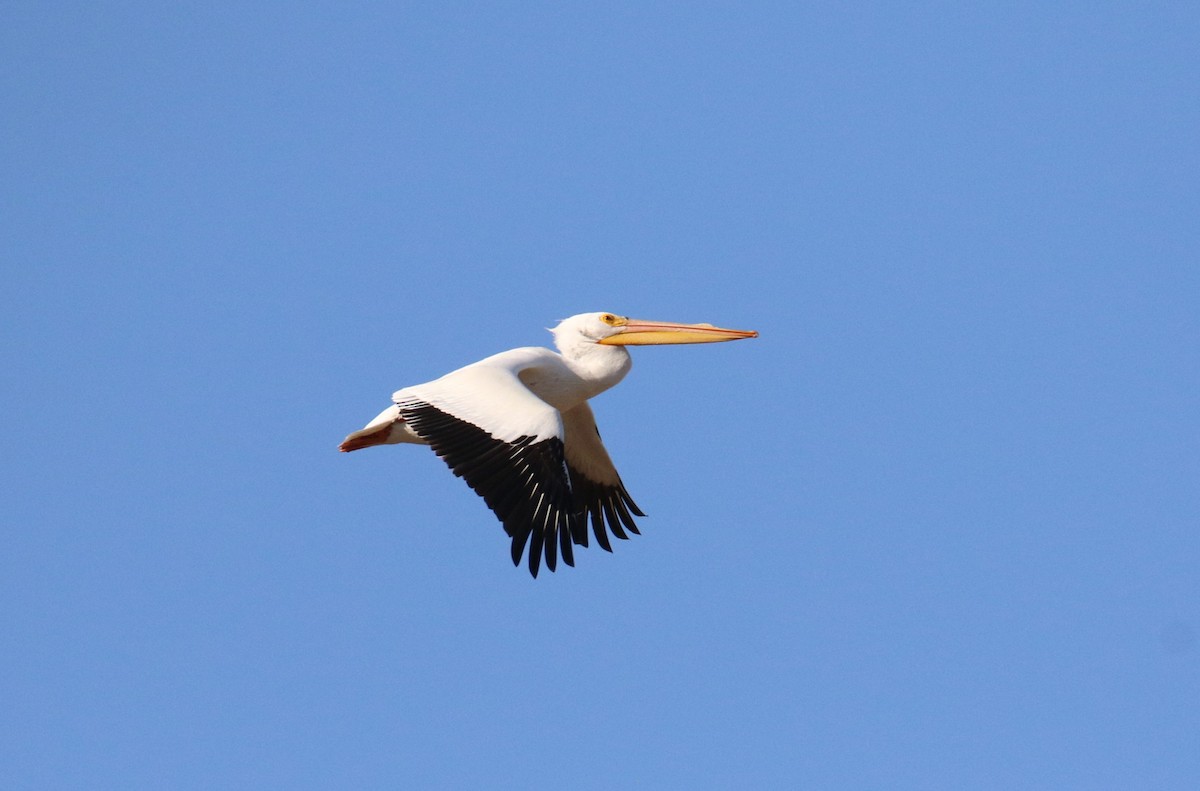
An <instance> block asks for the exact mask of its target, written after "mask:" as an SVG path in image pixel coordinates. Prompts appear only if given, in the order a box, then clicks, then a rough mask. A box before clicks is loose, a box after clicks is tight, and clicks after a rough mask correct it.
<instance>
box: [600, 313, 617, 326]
mask: <svg viewBox="0 0 1200 791" xmlns="http://www.w3.org/2000/svg"><path fill="white" fill-rule="evenodd" d="M600 321H603V322H604V323H605V324H616V323H617V317H616V316H614V315H613V314H611V313H605V314H604V315H603V316H601V317H600Z"/></svg>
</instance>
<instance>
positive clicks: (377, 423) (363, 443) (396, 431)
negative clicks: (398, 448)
mask: <svg viewBox="0 0 1200 791" xmlns="http://www.w3.org/2000/svg"><path fill="white" fill-rule="evenodd" d="M403 428H404V418H402V417H400V408H399V407H397V406H396V405H395V404H393V405H392V406H390V407H388V408H387V409H385V410H383V411H382V412H380V413H379V415H378V416H377V417H376V418H375V419H374V420H372V421H371V422H370V423H368V424H367V425H366V426H365V427H364V428H361V429H359V430H358V431H355V432H354V433H353V434H350V435H349V436H347V437H346V438H345V439H344V440H342V444H341V445H339V446H338V450H340V451H341V452H342V453H349V452H350V451H352V450H362V449H363V448H369V447H371V446H372V445H388V444H392V443H396V442H404V441H405V439H404V432H403Z"/></svg>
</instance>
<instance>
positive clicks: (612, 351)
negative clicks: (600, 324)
mask: <svg viewBox="0 0 1200 791" xmlns="http://www.w3.org/2000/svg"><path fill="white" fill-rule="evenodd" d="M562 358H563V362H565V363H566V364H567V367H568V368H570V369H571V371H572V372H573V373H574V374H575V375H576V376H578V377H579V378H580V379H582V380H583V381H584V382H586V383H587V385H588V390H589V391H590V392H589V394H588V396H587V397H588V398H591V397H592V396H595V395H597V394H599V393H603V392H604V391H605V390H607V389H608V388H610V387H612V386H614V385H615V384H617V383H618V382H620V381H621V380H622V379H624V378H625V374H627V373H629V369H630V368H631V367H632V366H633V360H632V358H630V356H629V350H628V349H626V348H625V347H624V346H602V345H600V344H598V343H580V344H576V345H574V346H572V347H571V348H570V349H563V350H562Z"/></svg>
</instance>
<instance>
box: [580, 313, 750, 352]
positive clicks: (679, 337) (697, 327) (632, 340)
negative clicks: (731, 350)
mask: <svg viewBox="0 0 1200 791" xmlns="http://www.w3.org/2000/svg"><path fill="white" fill-rule="evenodd" d="M757 337H758V333H757V332H755V331H754V330H727V329H724V328H722V327H714V326H713V325H711V324H673V323H671V322H667V321H641V320H640V319H629V320H628V321H626V322H625V323H624V324H622V325H621V326H620V327H618V328H617V332H616V333H615V334H613V335H609V336H608V337H607V338H602V339H600V340H599V341H597V343H603V344H604V345H606V346H658V345H661V344H668V343H719V342H721V341H737V340H741V339H743V338H757Z"/></svg>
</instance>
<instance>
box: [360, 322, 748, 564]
mask: <svg viewBox="0 0 1200 791" xmlns="http://www.w3.org/2000/svg"><path fill="white" fill-rule="evenodd" d="M550 332H551V333H553V335H554V345H555V346H557V347H558V350H559V352H560V353H558V354H556V353H554V352H552V351H550V350H549V349H543V348H540V347H533V346H530V347H525V348H521V349H513V350H511V351H507V352H501V353H500V354H496V355H493V356H491V357H488V358H486V359H483V360H480V361H479V362H477V363H472V364H471V365H468V366H466V367H465V368H459V369H458V370H457V371H452V372H451V373H448V374H446V375H445V376H443V377H442V378H440V379H435V380H434V381H432V382H426V383H425V384H419V385H413V386H412V387H405V388H404V389H402V390H397V391H396V392H395V393H393V394H392V405H391V406H389V407H388V408H387V409H385V410H383V411H382V412H380V413H379V415H378V416H377V417H376V418H375V419H374V420H372V421H371V422H370V423H368V424H367V425H366V426H365V427H364V428H362V429H360V430H358V431H355V432H354V433H353V434H350V435H349V436H348V437H346V439H345V440H344V441H343V442H342V444H341V446H340V448H339V449H340V450H341V451H342V452H344V453H348V452H350V451H354V450H360V449H362V448H367V447H371V446H373V445H393V444H396V443H401V442H410V443H415V444H419V445H428V446H430V447H431V448H433V451H434V453H436V454H437V455H438V456H440V457H441V459H442V460H443V461H444V462H446V464H447V465H448V466H449V467H450V469H451V470H452V471H453V472H454V474H455V475H457V476H458V477H460V478H462V479H463V480H465V481H466V482H467V484H468V485H469V486H470V487H471V488H472V489H474V490H475V492H476V494H478V495H479V496H481V497H482V498H483V499H484V502H486V503H487V506H488V508H490V509H492V511H493V512H494V513H495V514H496V518H497V519H499V520H500V522H501V523H502V524H503V525H504V531H505V532H506V533H507V534H508V535H509V537H510V538H512V560H513V565H518V566H519V565H520V563H521V556H522V554H523V553H524V552H525V547H526V545H527V544H528V546H529V553H528V563H529V573H530V574H532V575H533V576H534V577H537V574H538V566H539V563H540V561H541V559H542V557H543V556H544V557H545V562H546V568H548V569H550V571H554V570H555V567H556V565H557V562H558V556H559V554H560V553H561V555H562V559H563V562H565V563H566V564H567V565H569V566H574V565H575V555H574V551H573V548H572V545H573V544H577V545H580V546H583V547H586V546H587V545H588V530H587V527H588V520H589V517H590V520H591V526H592V532H593V533H595V536H596V543H598V544H599V545H600V546H601V547H603V548H604V549H605V550H607V551H609V552H612V545H611V543H610V542H609V540H608V533H607V532H606V527H607V530H608V531H611V532H612V534H613V535H614V536H616V537H617V538H620V539H626V538H628V535H627V534H626V532H625V531H626V530H629V531H630V532H633V533H639V534H640V531H639V530H638V529H637V525H636V524H635V523H634V521H633V516H635V515H636V516H645V514H644V513H642V512H641V510H640V509H639V508H638V507H637V505H636V504H635V503H634V502H633V499H632V498H631V497H630V496H629V492H627V491H625V485H624V484H623V483H622V482H621V476H619V475H618V474H617V469H616V467H614V466H613V463H612V459H610V458H609V456H608V451H607V450H605V449H604V444H603V443H602V442H601V441H600V432H599V431H598V430H597V429H596V420H595V418H594V417H593V416H592V408H591V407H590V406H588V400H589V399H590V398H592V397H594V396H596V395H598V394H600V393H602V392H604V391H605V390H607V389H609V388H610V387H612V386H614V385H616V384H617V383H618V382H620V381H621V380H622V379H623V378H625V374H627V373H629V368H630V366H631V365H632V360H631V359H630V355H629V351H628V349H626V348H625V347H627V346H648V345H657V344H674V343H715V342H719V341H733V340H739V339H741V338H756V337H758V333H757V332H754V331H753V330H728V329H722V328H721V327H714V326H713V325H711V324H673V323H670V322H662V321H641V320H638V319H631V318H627V317H625V316H618V315H616V314H614V313H583V314H580V315H578V316H572V317H571V318H569V319H565V320H563V321H562V322H560V323H559V325H558V326H557V327H555V328H554V329H552V330H550Z"/></svg>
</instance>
